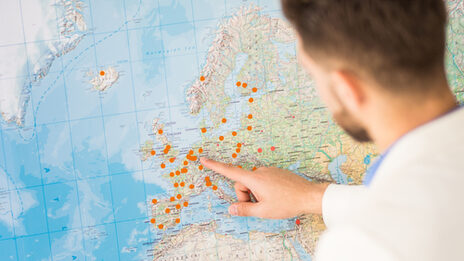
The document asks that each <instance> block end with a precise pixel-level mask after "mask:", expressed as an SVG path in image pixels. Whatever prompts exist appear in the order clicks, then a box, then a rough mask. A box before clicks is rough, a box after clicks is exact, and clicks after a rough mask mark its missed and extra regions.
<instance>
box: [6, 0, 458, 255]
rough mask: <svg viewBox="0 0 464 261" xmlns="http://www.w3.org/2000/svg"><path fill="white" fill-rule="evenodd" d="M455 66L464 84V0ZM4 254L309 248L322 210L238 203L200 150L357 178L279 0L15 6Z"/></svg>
mask: <svg viewBox="0 0 464 261" xmlns="http://www.w3.org/2000/svg"><path fill="white" fill-rule="evenodd" d="M447 5H448V10H449V25H448V39H447V40H448V46H447V54H446V55H447V56H446V66H447V71H448V80H449V82H450V85H451V86H452V87H453V90H454V91H455V93H456V96H457V98H458V100H459V101H460V102H461V103H462V102H463V101H464V80H463V79H464V72H463V70H464V66H463V65H464V56H463V55H464V39H463V38H464V19H463V17H464V13H463V12H464V3H463V2H462V1H447ZM0 17H1V18H0V19H1V21H2V22H1V23H0V57H1V59H0V113H1V120H0V260H311V259H312V256H313V254H314V250H315V247H316V244H317V241H318V238H319V236H320V234H321V233H322V232H323V231H324V229H325V227H324V223H323V221H322V218H321V217H320V216H317V215H304V216H299V217H295V218H292V219H286V220H265V219H258V218H246V217H233V216H230V215H229V214H228V212H227V208H228V206H229V204H230V203H232V202H235V201H236V198H235V194H234V190H233V184H232V183H231V181H229V180H227V179H224V178H222V177H221V176H219V175H217V174H215V173H213V172H211V171H209V170H207V169H205V168H203V166H202V165H201V164H200V162H199V158H200V157H203V156H204V157H209V158H212V159H216V160H220V161H224V162H227V163H230V164H233V165H236V166H239V167H242V168H244V169H249V170H254V169H256V168H259V167H261V166H275V167H279V168H285V169H289V170H291V171H292V172H294V173H296V174H298V175H301V176H303V177H306V178H307V179H310V180H313V181H316V182H334V183H340V184H360V183H361V182H362V179H363V176H364V173H365V171H366V169H367V168H368V166H369V165H370V164H371V162H372V161H373V160H375V158H376V157H377V156H378V153H377V151H376V149H375V147H374V146H373V145H369V144H368V145H360V144H358V143H356V142H354V141H353V140H352V139H351V138H349V136H347V135H346V134H345V133H344V132H343V131H342V130H341V129H340V128H338V127H337V125H336V124H335V123H334V122H333V120H332V119H331V117H330V114H329V112H328V111H327V109H326V108H325V107H324V105H323V104H322V102H321V101H320V99H319V98H318V96H317V93H316V90H315V88H314V87H315V86H314V82H313V80H312V79H311V78H310V77H309V76H308V75H307V74H306V73H305V72H304V71H303V70H302V68H300V66H299V65H298V62H297V58H296V51H295V32H294V31H293V30H292V28H291V27H290V25H289V23H288V22H287V21H286V20H285V19H284V18H283V15H282V12H281V10H280V2H279V1H278V0H259V1H251V0H241V1H237V0H225V1H206V0H151V1H145V0H134V1H128V0H115V1H111V2H109V1H99V0H29V1H24V0H10V1H3V3H2V4H1V6H0Z"/></svg>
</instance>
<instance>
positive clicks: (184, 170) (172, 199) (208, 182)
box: [150, 76, 274, 229]
mask: <svg viewBox="0 0 464 261" xmlns="http://www.w3.org/2000/svg"><path fill="white" fill-rule="evenodd" d="M200 81H205V77H204V76H201V77H200ZM236 86H237V87H242V88H247V87H248V84H247V83H245V82H244V83H242V82H240V81H237V82H236ZM251 91H252V92H253V93H255V92H257V91H258V89H257V88H256V87H254V88H252V89H251ZM248 102H249V103H253V102H254V99H253V98H252V97H250V98H249V99H248ZM247 118H248V119H249V120H251V119H253V115H252V114H251V113H250V114H248V115H247ZM221 122H222V123H224V124H225V123H227V119H226V118H222V120H221ZM246 129H247V130H248V131H251V130H253V127H252V126H251V125H248V126H247V127H246ZM200 131H201V133H206V132H207V129H206V128H201V129H200ZM158 134H160V135H161V134H163V130H162V129H158ZM231 134H232V136H234V137H235V136H237V134H238V133H237V132H236V131H232V133H231ZM224 140H225V137H224V136H222V135H221V136H219V141H224ZM241 147H242V143H237V145H236V148H235V152H233V153H232V155H231V156H232V158H237V156H238V154H239V153H240V151H241ZM170 150H171V146H170V145H169V144H167V145H166V146H165V148H164V149H163V153H164V154H165V155H166V154H168V153H169V151H170ZM272 150H274V147H272ZM194 153H195V152H194V151H193V150H190V151H189V152H188V154H187V155H186V157H185V158H186V159H185V160H184V161H183V166H184V167H183V168H181V169H180V170H176V171H173V172H170V173H169V176H170V177H175V176H179V175H181V174H186V173H187V172H188V168H187V166H188V165H189V161H197V160H198V156H195V155H194ZM198 153H199V154H201V153H203V149H202V148H199V149H198ZM150 154H151V155H152V156H155V155H156V151H155V150H151V152H150ZM175 160H176V158H175V157H171V158H169V159H168V161H169V163H174V162H175ZM160 167H161V168H162V169H164V168H166V163H164V162H162V163H161V164H160ZM237 167H239V168H242V166H240V165H239V166H237ZM198 169H199V170H200V171H201V170H203V166H202V165H199V166H198ZM252 170H256V167H253V169H252ZM186 185H187V184H185V182H184V181H181V182H174V183H173V186H174V188H183V187H185V186H186ZM205 185H206V187H211V189H212V190H217V189H218V187H217V185H214V184H213V183H212V182H211V178H210V177H209V176H206V177H205ZM188 188H189V189H194V188H195V185H194V184H189V185H188ZM181 199H182V194H177V195H176V196H175V197H174V196H172V197H170V199H169V200H170V202H175V201H176V200H178V201H179V203H177V204H176V205H175V209H177V210H179V209H181V208H182V207H187V206H188V205H189V203H188V201H183V202H180V200H181ZM157 203H158V200H157V199H153V200H152V204H154V205H155V204H157ZM181 203H182V204H181ZM164 212H165V213H166V214H169V213H171V209H170V208H169V207H168V208H166V209H165V211H164ZM150 223H152V224H156V219H155V218H152V219H151V220H150ZM175 223H177V224H179V223H180V219H179V218H176V219H175ZM158 228H159V229H163V228H164V225H163V224H158Z"/></svg>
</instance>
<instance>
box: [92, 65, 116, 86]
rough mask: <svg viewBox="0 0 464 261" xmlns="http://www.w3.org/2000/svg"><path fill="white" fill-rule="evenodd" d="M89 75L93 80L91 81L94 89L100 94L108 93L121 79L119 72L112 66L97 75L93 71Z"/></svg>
mask: <svg viewBox="0 0 464 261" xmlns="http://www.w3.org/2000/svg"><path fill="white" fill-rule="evenodd" d="M87 75H88V76H89V77H91V78H92V79H91V80H90V84H92V87H93V88H94V89H95V90H97V91H100V92H104V91H106V90H107V89H108V88H110V87H111V86H113V85H114V84H115V83H116V82H117V81H118V79H119V72H118V71H116V69H114V68H113V67H111V66H110V67H108V68H107V69H105V70H101V71H100V72H99V73H98V74H97V75H95V74H94V73H93V72H92V71H90V72H88V73H87Z"/></svg>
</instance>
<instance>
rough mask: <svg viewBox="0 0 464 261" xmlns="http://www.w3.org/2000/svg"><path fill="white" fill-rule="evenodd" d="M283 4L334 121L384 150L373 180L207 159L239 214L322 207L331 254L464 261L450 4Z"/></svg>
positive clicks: (425, 0) (360, 0)
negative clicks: (447, 58)
mask: <svg viewBox="0 0 464 261" xmlns="http://www.w3.org/2000/svg"><path fill="white" fill-rule="evenodd" d="M282 2H283V10H284V13H285V15H286V17H287V18H288V19H289V20H290V22H291V23H292V24H293V26H294V27H295V29H296V32H297V35H298V54H299V58H300V63H301V64H302V66H303V67H304V68H305V69H306V70H307V72H308V73H310V74H311V75H312V76H313V78H314V79H315V81H316V83H317V86H318V91H319V94H320V96H321V98H322V99H323V100H324V102H325V103H326V104H327V107H328V109H329V110H330V111H331V113H332V114H333V116H334V119H335V120H336V121H337V122H338V124H339V125H340V126H341V127H343V128H344V129H345V130H346V132H347V133H349V134H350V135H352V136H353V137H354V138H355V139H357V140H358V141H373V142H374V143H375V144H376V145H377V147H378V149H379V150H380V152H381V153H382V156H380V158H379V159H378V160H377V161H376V162H375V163H373V166H371V167H370V169H369V171H368V173H367V174H366V178H365V185H364V186H343V185H334V184H332V185H328V184H316V183H312V182H310V181H307V180H305V179H304V178H301V177H299V176H297V175H295V174H292V173H291V172H289V171H287V170H282V169H278V168H259V169H258V170H256V171H253V172H251V171H247V170H243V169H241V168H236V167H232V166H229V165H226V164H223V163H219V162H215V161H213V160H208V159H201V161H202V163H203V164H204V166H205V167H207V168H210V169H212V170H213V171H215V172H218V173H220V174H222V175H224V176H226V177H228V178H230V179H232V180H234V181H235V191H236V193H237V198H238V202H237V203H234V204H232V205H231V206H230V207H229V212H230V214H232V215H238V216H257V217H262V218H289V217H294V216H296V215H300V214H304V213H318V214H322V216H323V219H324V222H325V224H326V225H327V231H326V232H325V233H324V235H323V236H322V237H321V239H320V242H319V245H318V248H317V251H316V259H317V260H320V261H323V260H422V261H424V260H464V225H463V222H464V202H463V201H464V189H462V184H464V110H463V109H459V108H457V102H456V100H455V97H454V95H453V93H452V92H451V91H450V88H449V86H448V84H447V80H446V76H445V70H444V52H445V27H446V20H447V18H446V9H445V5H444V3H443V1H442V0H410V1H405V0H388V1H387V0H283V1H282ZM308 127H310V126H308ZM250 191H251V193H252V194H253V196H254V197H255V198H256V202H255V201H252V200H251V198H250V194H249V192H250Z"/></svg>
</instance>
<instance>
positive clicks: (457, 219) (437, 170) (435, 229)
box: [354, 108, 464, 260]
mask: <svg viewBox="0 0 464 261" xmlns="http://www.w3.org/2000/svg"><path fill="white" fill-rule="evenodd" d="M463 184H464V109H462V108H461V109H458V110H456V111H454V112H452V113H450V114H449V115H446V116H444V117H441V118H439V119H437V120H435V121H434V122H431V123H429V124H426V125H424V126H422V127H420V128H418V129H417V130H414V131H413V132H411V133H410V134H408V135H407V136H405V137H404V138H403V139H402V140H401V141H400V142H398V143H397V144H396V145H395V146H394V147H393V148H392V150H391V151H390V152H389V154H388V156H387V157H386V158H385V159H384V161H383V162H382V165H381V167H380V168H379V170H378V172H377V175H376V177H375V179H374V180H373V182H372V183H371V185H370V187H369V189H368V191H367V193H366V198H365V199H366V200H365V202H364V204H363V206H362V207H361V209H360V212H359V213H357V214H356V215H355V216H356V217H355V219H356V220H355V221H354V222H355V223H358V224H359V225H360V226H361V227H363V228H364V229H365V230H366V231H375V234H377V235H378V236H379V237H380V238H382V240H385V242H388V243H387V244H391V247H392V248H394V249H396V251H397V252H398V253H400V256H402V257H408V258H409V259H408V260H419V259H420V260H433V258H432V257H434V258H438V259H440V258H441V257H444V256H443V255H445V256H446V255H449V256H448V257H449V258H450V259H449V260H453V257H456V256H457V255H458V254H457V252H456V251H458V250H459V249H460V246H458V244H459V243H457V242H459V241H460V238H461V235H462V234H464V228H463V227H462V225H460V223H461V221H462V220H464V204H462V199H463V198H464V189H463ZM459 251H460V250H459ZM434 253H437V254H439V255H442V256H441V257H440V256H439V255H438V256H434ZM444 253H447V254H444ZM444 259H446V258H444Z"/></svg>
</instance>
